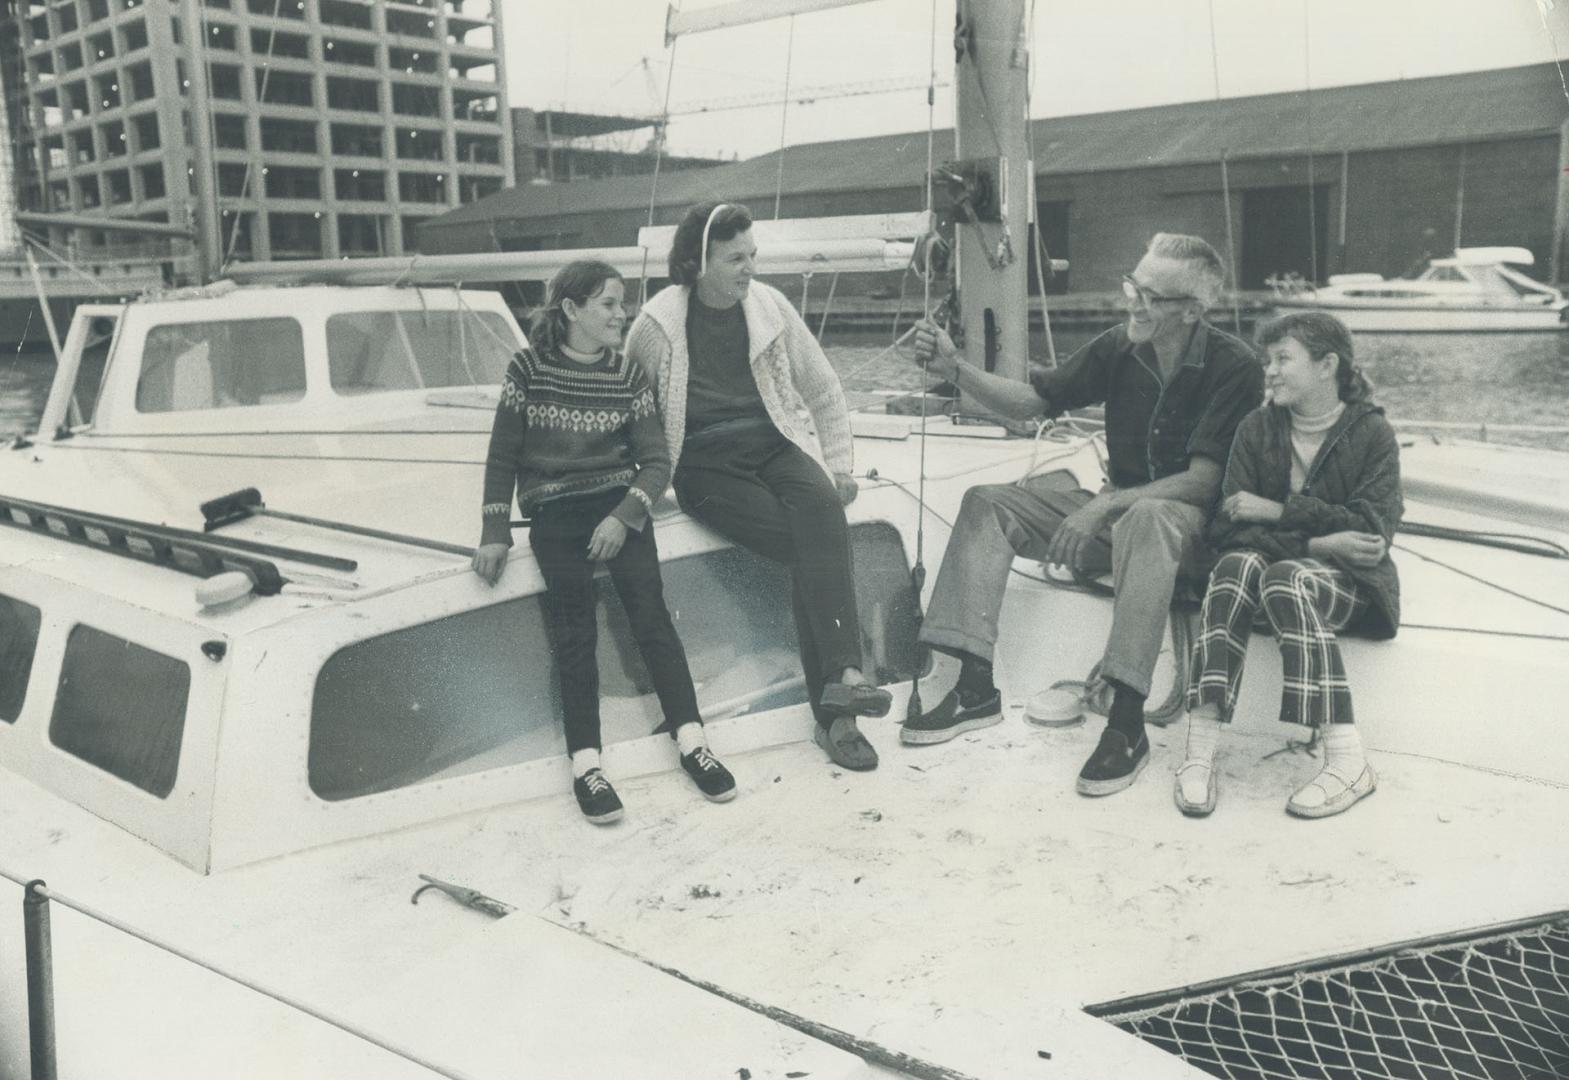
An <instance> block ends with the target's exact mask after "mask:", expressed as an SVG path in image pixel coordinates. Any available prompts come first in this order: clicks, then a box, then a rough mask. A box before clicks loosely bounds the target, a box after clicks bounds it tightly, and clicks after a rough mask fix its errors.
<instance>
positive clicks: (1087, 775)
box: [1078, 728, 1150, 795]
mask: <svg viewBox="0 0 1569 1080" xmlns="http://www.w3.org/2000/svg"><path fill="white" fill-rule="evenodd" d="M1149 760H1150V741H1149V739H1147V738H1145V736H1144V733H1143V732H1140V733H1139V741H1138V742H1137V743H1136V744H1135V745H1133V746H1132V747H1129V746H1128V737H1127V736H1126V735H1124V734H1123V733H1122V732H1120V731H1118V730H1117V729H1116V728H1107V729H1106V730H1105V731H1103V732H1101V734H1100V745H1098V746H1096V747H1095V752H1094V753H1093V754H1091V755H1090V759H1089V760H1088V761H1086V762H1085V763H1084V768H1082V769H1080V770H1079V785H1078V787H1079V794H1080V795H1115V794H1116V793H1117V792H1119V791H1121V790H1122V789H1123V788H1126V787H1129V786H1131V785H1132V783H1133V781H1135V780H1137V779H1138V778H1139V773H1141V772H1143V771H1144V766H1146V765H1148V764H1149Z"/></svg>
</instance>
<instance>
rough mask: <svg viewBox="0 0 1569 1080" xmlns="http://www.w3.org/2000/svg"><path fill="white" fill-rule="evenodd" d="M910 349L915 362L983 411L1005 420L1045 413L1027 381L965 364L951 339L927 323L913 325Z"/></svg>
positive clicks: (1044, 406) (1022, 418) (1029, 418)
mask: <svg viewBox="0 0 1569 1080" xmlns="http://www.w3.org/2000/svg"><path fill="white" fill-rule="evenodd" d="M914 348H915V362H916V363H918V364H920V365H921V366H922V367H924V368H926V369H927V370H928V371H931V372H934V373H935V374H937V375H939V376H941V377H942V378H944V379H947V380H948V381H949V382H951V383H953V384H954V385H955V386H956V387H958V388H959V390H960V392H961V393H965V394H968V395H970V397H971V398H972V399H973V400H975V401H976V402H979V403H980V405H981V407H982V408H984V409H985V410H986V411H987V412H990V413H993V414H995V415H997V416H1000V417H1002V418H1004V419H1006V420H1033V419H1034V418H1036V417H1038V416H1042V415H1044V414H1045V412H1046V403H1045V402H1044V401H1042V400H1041V396H1040V395H1039V394H1037V393H1036V392H1035V388H1034V387H1032V386H1031V385H1030V384H1029V383H1025V382H1020V381H1019V380H1017V379H1010V378H1007V377H1006V376H1003V375H993V374H992V373H991V372H989V371H982V370H981V369H980V368H978V367H976V366H974V365H973V364H969V363H966V362H965V360H964V358H963V357H961V356H960V355H959V350H958V349H956V348H955V347H954V344H953V339H952V338H950V337H949V336H948V335H947V333H946V332H944V331H943V330H941V329H939V328H938V327H935V326H932V325H931V324H930V323H924V322H923V323H919V324H917V325H916V328H915V340H914Z"/></svg>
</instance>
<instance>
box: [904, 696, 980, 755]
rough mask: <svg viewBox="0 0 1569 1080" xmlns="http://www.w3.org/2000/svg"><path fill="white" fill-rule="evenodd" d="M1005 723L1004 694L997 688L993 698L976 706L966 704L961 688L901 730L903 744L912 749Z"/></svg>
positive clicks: (943, 697) (909, 721) (906, 722)
mask: <svg viewBox="0 0 1569 1080" xmlns="http://www.w3.org/2000/svg"><path fill="white" fill-rule="evenodd" d="M1001 722H1002V692H1001V691H999V690H997V689H995V688H993V690H992V692H991V696H989V697H985V698H982V699H981V700H980V701H979V702H977V703H976V704H974V705H966V704H965V703H964V700H963V699H962V698H961V697H960V696H959V691H958V690H957V689H954V690H950V691H948V692H947V693H946V694H944V695H943V696H942V700H941V701H939V702H938V703H937V704H936V705H934V706H932V708H931V709H930V710H929V711H927V712H924V713H922V714H921V715H920V716H917V717H915V718H914V719H913V720H906V721H905V722H904V724H903V725H902V726H900V728H899V741H900V742H902V743H907V744H909V745H911V746H927V745H930V744H931V743H940V742H947V741H948V740H949V739H951V738H953V737H954V736H955V735H962V734H964V733H965V732H966V731H975V730H976V729H978V728H983V727H991V726H992V725H993V724H1000V723H1001Z"/></svg>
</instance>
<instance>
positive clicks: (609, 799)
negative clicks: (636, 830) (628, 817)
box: [572, 769, 621, 825]
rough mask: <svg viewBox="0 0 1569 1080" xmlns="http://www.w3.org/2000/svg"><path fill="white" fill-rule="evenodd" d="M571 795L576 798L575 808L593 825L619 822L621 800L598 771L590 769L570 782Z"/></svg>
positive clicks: (603, 775)
mask: <svg viewBox="0 0 1569 1080" xmlns="http://www.w3.org/2000/svg"><path fill="white" fill-rule="evenodd" d="M572 794H574V795H576V796H577V806H578V809H579V810H581V811H583V816H584V817H586V818H588V820H590V821H592V822H593V823H594V824H595V825H609V824H610V823H611V822H612V821H620V820H621V800H620V799H619V798H617V797H616V789H615V788H613V787H611V786H610V781H609V780H606V779H605V774H604V773H602V772H600V771H599V770H598V769H590V770H588V772H586V773H584V774H583V775H582V776H580V777H578V778H577V779H576V780H574V781H572Z"/></svg>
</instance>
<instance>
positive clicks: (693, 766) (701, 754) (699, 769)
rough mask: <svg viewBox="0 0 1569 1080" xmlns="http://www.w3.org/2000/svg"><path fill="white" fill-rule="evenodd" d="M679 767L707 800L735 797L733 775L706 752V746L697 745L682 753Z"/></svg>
mask: <svg viewBox="0 0 1569 1080" xmlns="http://www.w3.org/2000/svg"><path fill="white" fill-rule="evenodd" d="M681 767H682V768H683V769H685V770H686V774H687V775H688V776H690V777H691V778H692V783H694V784H696V785H697V790H699V791H701V792H702V793H703V798H705V799H707V800H708V801H709V802H729V801H730V800H731V799H733V798H735V777H733V776H731V775H730V770H729V769H727V768H725V767H724V766H723V765H721V764H719V759H718V758H716V757H714V755H713V754H710V753H709V752H708V747H706V746H699V747H698V748H697V749H696V750H693V751H692V752H691V753H690V754H682V755H681Z"/></svg>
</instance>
